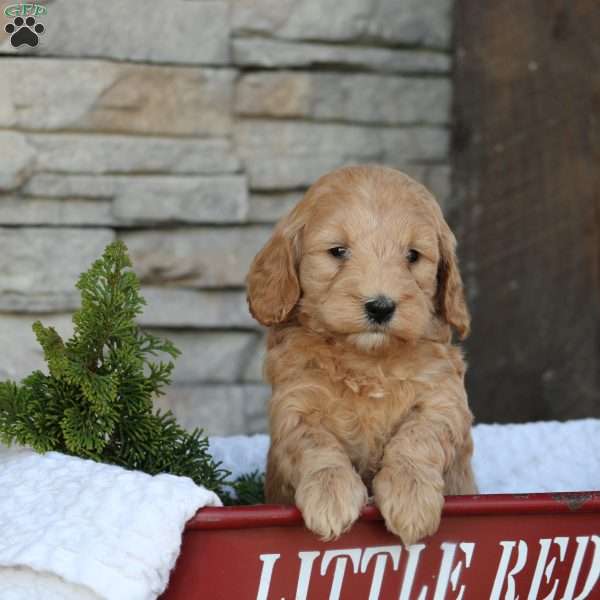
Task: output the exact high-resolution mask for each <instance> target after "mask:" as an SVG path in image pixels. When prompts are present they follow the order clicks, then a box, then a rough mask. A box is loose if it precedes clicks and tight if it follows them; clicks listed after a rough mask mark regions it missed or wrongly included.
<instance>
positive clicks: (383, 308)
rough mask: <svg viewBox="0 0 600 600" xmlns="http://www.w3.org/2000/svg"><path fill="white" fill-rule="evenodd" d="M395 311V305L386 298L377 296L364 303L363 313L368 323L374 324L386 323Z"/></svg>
mask: <svg viewBox="0 0 600 600" xmlns="http://www.w3.org/2000/svg"><path fill="white" fill-rule="evenodd" d="M395 310H396V303H395V302H394V301H393V300H391V299H390V298H388V297H387V296H377V297H376V298H373V300H369V301H368V302H365V312H366V313H367V317H368V318H369V320H370V321H373V322H374V323H379V324H380V325H382V324H383V323H387V322H388V321H389V320H390V319H391V318H392V315H393V314H394V311H395Z"/></svg>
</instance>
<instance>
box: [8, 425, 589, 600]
mask: <svg viewBox="0 0 600 600" xmlns="http://www.w3.org/2000/svg"><path fill="white" fill-rule="evenodd" d="M474 437H475V457H474V466H475V472H476V476H477V480H478V484H479V487H480V490H481V492H482V493H494V492H496V493H502V492H506V493H508V492H545V491H577V490H591V489H594V490H600V420H594V419H586V420H581V421H571V422H567V423H554V422H547V423H535V424H526V425H479V426H477V427H476V428H475V430H474ZM268 444H269V440H268V437H267V436H265V435H257V436H252V437H246V436H234V437H231V438H212V439H211V451H212V452H213V455H214V456H215V458H216V459H217V460H220V461H223V463H224V466H225V467H226V468H228V469H229V470H231V471H232V472H233V474H234V475H235V476H237V475H240V474H242V473H247V472H251V471H253V470H260V471H262V470H264V466H265V458H266V453H267V449H268ZM218 504H219V500H218V498H217V497H216V496H215V495H214V494H212V493H211V492H208V491H206V490H205V489H203V488H200V487H198V486H196V485H194V484H193V483H192V481H191V480H189V479H186V478H182V477H173V476H170V475H158V476H156V477H150V476H149V475H145V474H143V473H138V472H132V471H126V470H124V469H121V468H119V467H114V466H109V465H102V464H97V463H94V462H91V461H86V460H81V459H77V458H72V457H67V456H64V455H61V454H57V453H54V452H51V453H48V454H46V455H43V456H40V455H37V454H34V453H32V452H30V451H27V450H20V451H10V452H4V453H3V452H1V451H0V599H1V600H92V599H93V600H98V599H106V600H137V599H140V600H146V599H147V600H150V599H154V598H156V597H157V596H158V595H159V594H160V593H161V592H162V591H163V589H164V587H165V586H166V584H167V581H168V577H169V571H170V570H171V568H172V566H173V565H174V563H175V560H176V558H177V554H178V553H179V547H180V543H181V532H182V529H183V526H184V524H185V522H186V521H187V520H188V519H189V518H190V517H191V516H192V515H193V514H194V512H195V511H196V509H197V508H199V507H201V506H206V505H209V506H215V505H218Z"/></svg>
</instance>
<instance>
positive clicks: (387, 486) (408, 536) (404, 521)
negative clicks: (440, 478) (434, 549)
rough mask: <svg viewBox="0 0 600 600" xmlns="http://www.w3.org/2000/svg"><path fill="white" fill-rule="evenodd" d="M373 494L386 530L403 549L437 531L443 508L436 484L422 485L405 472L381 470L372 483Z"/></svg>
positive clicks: (425, 483)
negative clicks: (396, 538)
mask: <svg viewBox="0 0 600 600" xmlns="http://www.w3.org/2000/svg"><path fill="white" fill-rule="evenodd" d="M373 493H374V496H375V503H376V504H377V506H378V507H379V510H380V511H381V514H382V515H383V518H384V519H385V524H386V527H387V528H388V530H389V531H391V532H392V533H394V534H396V535H397V536H398V537H399V538H400V539H401V540H402V542H403V543H404V545H405V546H410V545H411V544H414V543H416V542H418V541H419V540H420V539H422V538H424V537H426V536H428V535H432V534H433V533H435V532H436V531H437V530H438V527H439V525H440V518H441V515H442V507H443V506H444V496H443V494H442V486H441V485H440V482H433V483H430V482H423V481H421V480H419V479H416V478H414V477H411V475H410V474H409V473H407V472H403V471H401V470H398V471H395V470H394V469H390V468H383V469H382V470H381V471H380V472H379V473H378V474H377V475H376V476H375V479H374V480H373Z"/></svg>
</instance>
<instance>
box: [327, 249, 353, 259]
mask: <svg viewBox="0 0 600 600" xmlns="http://www.w3.org/2000/svg"><path fill="white" fill-rule="evenodd" d="M329 254H331V256H335V258H348V257H349V256H350V251H349V250H348V248H345V247H344V246H335V247H334V248H329Z"/></svg>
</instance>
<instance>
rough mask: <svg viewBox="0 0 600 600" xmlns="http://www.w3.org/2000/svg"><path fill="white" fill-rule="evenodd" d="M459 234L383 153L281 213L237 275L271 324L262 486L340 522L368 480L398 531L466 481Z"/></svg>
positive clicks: (339, 525)
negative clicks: (244, 273)
mask: <svg viewBox="0 0 600 600" xmlns="http://www.w3.org/2000/svg"><path fill="white" fill-rule="evenodd" d="M455 245H456V240H455V238H454V235H453V234H452V232H451V231H450V229H449V227H448V225H447V224H446V222H445V221H444V218H443V216H442V212H441V210H440V208H439V206H438V205H437V203H436V201H435V199H434V198H433V196H432V195H431V194H430V193H429V192H428V191H427V189H425V188H424V187H423V186H422V185H420V184H419V183H417V182H416V181H414V180H413V179H411V178H410V177H408V176H407V175H404V174H403V173H400V172H399V171H396V170H394V169H390V168H386V167H381V166H355V167H346V168H341V169H338V170H336V171H333V172H332V173H329V174H328V175H325V176H323V177H321V178H320V179H319V180H318V181H317V182H316V183H315V184H314V185H313V186H312V187H311V188H310V189H309V190H308V192H307V193H306V195H305V196H304V198H303V199H302V201H301V202H300V203H299V204H298V205H297V206H296V207H295V208H294V209H293V210H292V211H291V213H290V214H289V215H287V216H286V217H284V218H283V219H282V220H281V221H280V222H279V223H278V225H277V226H276V228H275V230H274V233H273V236H272V238H271V239H270V240H269V242H268V243H267V244H266V245H265V246H264V248H263V249H262V250H261V251H260V252H259V253H258V255H257V256H256V258H255V259H254V261H253V263H252V266H251V268H250V272H249V275H248V280H247V284H248V285H247V290H248V302H249V306H250V311H251V313H252V315H253V316H254V318H255V319H257V320H258V321H259V322H260V323H262V324H263V325H266V326H267V327H269V336H268V353H267V359H266V365H265V373H266V377H267V379H268V380H269V382H270V383H271V385H272V387H273V395H272V398H271V401H270V406H269V415H270V433H271V448H270V451H269V456H268V465H267V475H266V496H267V501H268V502H272V503H284V504H296V505H297V506H298V507H299V508H300V510H301V511H302V515H303V517H304V520H305V523H306V526H307V527H308V528H309V529H310V530H312V531H313V532H314V533H316V534H317V535H319V536H320V537H321V538H322V539H324V540H329V539H333V538H336V537H337V536H339V535H340V534H342V533H343V532H344V531H346V530H347V529H348V528H350V526H351V525H352V523H353V522H354V521H355V520H356V519H357V518H358V516H359V515H360V512H361V509H362V508H363V507H364V506H365V504H366V503H367V499H368V497H369V496H370V495H371V494H372V495H373V496H374V500H375V503H376V504H377V506H378V507H379V509H380V511H381V513H382V515H383V517H384V519H385V523H386V525H387V528H388V529H389V530H390V531H391V532H393V533H395V534H397V535H398V536H399V537H400V538H401V540H402V541H403V542H404V544H406V545H410V544H412V543H414V542H416V541H417V540H419V539H421V538H422V537H424V536H427V535H430V534H432V533H434V532H435V531H436V530H437V528H438V525H439V521H440V515H441V511H442V506H443V503H444V494H471V493H475V492H476V488H475V483H474V479H473V473H472V470H471V464H470V459H471V455H472V450H473V444H472V440H471V433H470V428H471V422H472V415H471V412H470V410H469V407H468V404H467V396H466V393H465V389H464V383H463V381H464V373H465V363H464V361H463V358H462V354H461V351H460V349H459V348H458V347H456V346H454V345H452V343H451V338H452V329H453V330H454V331H455V332H456V333H457V334H458V336H459V337H460V338H461V339H463V338H465V337H466V336H467V334H468V332H469V314H468V311H467V307H466V305H465V299H464V296H463V288H462V282H461V278H460V274H459V271H458V266H457V260H456V256H455Z"/></svg>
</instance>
